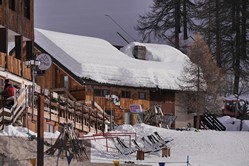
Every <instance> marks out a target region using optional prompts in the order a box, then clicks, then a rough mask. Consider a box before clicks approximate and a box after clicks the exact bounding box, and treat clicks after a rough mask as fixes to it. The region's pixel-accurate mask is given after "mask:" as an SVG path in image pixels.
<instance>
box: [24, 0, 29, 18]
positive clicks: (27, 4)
mask: <svg viewBox="0 0 249 166" xmlns="http://www.w3.org/2000/svg"><path fill="white" fill-rule="evenodd" d="M24 17H26V18H28V19H30V0H24Z"/></svg>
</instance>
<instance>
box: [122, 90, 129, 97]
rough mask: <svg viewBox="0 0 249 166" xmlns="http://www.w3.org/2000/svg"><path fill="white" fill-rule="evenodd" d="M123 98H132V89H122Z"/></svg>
mask: <svg viewBox="0 0 249 166" xmlns="http://www.w3.org/2000/svg"><path fill="white" fill-rule="evenodd" d="M122 98H131V92H130V91H122Z"/></svg>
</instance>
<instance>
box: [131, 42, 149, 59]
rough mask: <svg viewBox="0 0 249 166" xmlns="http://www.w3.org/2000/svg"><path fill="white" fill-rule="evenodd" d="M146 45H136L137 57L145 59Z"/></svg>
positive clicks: (134, 53) (135, 53)
mask: <svg viewBox="0 0 249 166" xmlns="http://www.w3.org/2000/svg"><path fill="white" fill-rule="evenodd" d="M145 54H146V47H145V46H138V45H137V46H135V47H134V48H133V56H134V57H135V58H136V59H141V60H145Z"/></svg>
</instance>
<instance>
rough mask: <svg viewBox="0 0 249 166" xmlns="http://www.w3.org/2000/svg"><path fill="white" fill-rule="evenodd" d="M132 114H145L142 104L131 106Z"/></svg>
mask: <svg viewBox="0 0 249 166" xmlns="http://www.w3.org/2000/svg"><path fill="white" fill-rule="evenodd" d="M130 111H131V113H141V112H143V110H142V106H141V105H140V104H131V105H130Z"/></svg>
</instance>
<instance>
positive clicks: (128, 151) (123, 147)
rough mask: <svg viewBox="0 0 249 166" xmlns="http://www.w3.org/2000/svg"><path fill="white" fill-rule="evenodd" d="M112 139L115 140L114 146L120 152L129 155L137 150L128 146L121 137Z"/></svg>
mask: <svg viewBox="0 0 249 166" xmlns="http://www.w3.org/2000/svg"><path fill="white" fill-rule="evenodd" d="M112 140H113V142H114V146H115V147H116V149H117V150H118V152H119V153H120V154H123V155H129V154H132V153H134V152H136V151H137V150H136V149H134V148H132V147H128V146H126V145H125V143H124V142H123V141H122V140H121V139H120V138H119V137H117V138H116V140H115V139H114V138H113V139H112Z"/></svg>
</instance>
